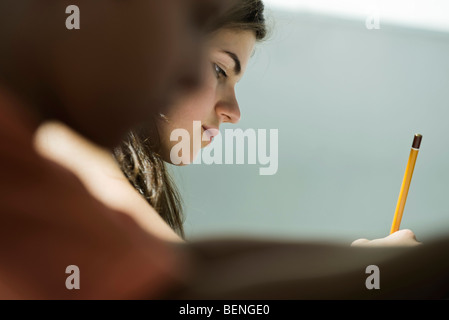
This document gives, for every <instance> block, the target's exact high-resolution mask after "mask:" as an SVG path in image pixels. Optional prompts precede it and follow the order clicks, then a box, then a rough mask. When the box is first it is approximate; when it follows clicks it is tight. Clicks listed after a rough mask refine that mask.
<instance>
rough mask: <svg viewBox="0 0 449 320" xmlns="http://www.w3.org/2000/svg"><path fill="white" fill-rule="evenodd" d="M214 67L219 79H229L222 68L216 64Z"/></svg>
mask: <svg viewBox="0 0 449 320" xmlns="http://www.w3.org/2000/svg"><path fill="white" fill-rule="evenodd" d="M213 67H214V71H215V74H216V76H217V78H218V79H220V77H224V78H227V77H228V75H227V74H226V72H225V71H224V70H223V69H222V68H220V67H219V66H218V65H217V64H216V63H213Z"/></svg>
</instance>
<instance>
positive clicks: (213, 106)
mask: <svg viewBox="0 0 449 320" xmlns="http://www.w3.org/2000/svg"><path fill="white" fill-rule="evenodd" d="M255 44H256V37H255V35H254V33H253V32H252V31H239V30H232V29H222V30H219V31H218V32H216V33H214V35H213V36H212V37H211V39H210V41H209V43H208V52H207V59H205V62H204V65H203V73H204V74H203V77H204V82H203V85H202V87H201V88H200V89H199V90H197V91H196V92H194V93H192V94H190V95H188V96H186V97H183V98H182V99H181V100H180V101H179V102H178V103H176V104H175V105H174V106H173V107H171V108H170V109H169V111H168V112H166V113H165V114H164V115H163V116H162V119H161V121H158V130H159V133H160V139H161V150H160V153H161V156H162V158H163V159H164V160H165V161H167V162H170V163H172V161H171V159H170V152H171V149H172V147H173V146H175V145H176V144H178V143H179V142H180V140H179V141H170V136H171V133H172V132H173V130H176V129H184V130H186V131H187V132H188V133H189V135H190V154H188V153H187V152H186V153H185V154H184V153H183V154H180V155H179V156H180V157H181V159H182V162H181V164H182V165H185V164H189V163H191V162H192V161H193V160H194V159H195V158H196V156H197V155H198V152H199V151H200V147H201V148H204V147H206V146H207V145H209V144H210V142H211V141H212V138H213V137H214V136H216V135H217V134H218V130H219V128H220V125H221V124H222V123H237V122H238V121H239V120H240V109H239V105H238V102H237V98H236V96H235V86H236V84H237V82H238V81H239V80H240V79H241V78H242V76H243V74H244V72H245V70H246V67H247V64H248V61H249V59H250V57H251V54H252V53H253V50H254V46H255ZM194 121H198V122H201V125H195V126H194ZM194 137H200V139H201V145H200V144H199V143H194V141H193V139H194ZM203 138H207V139H206V140H208V141H203Z"/></svg>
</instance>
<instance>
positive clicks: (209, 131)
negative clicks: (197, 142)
mask: <svg viewBox="0 0 449 320" xmlns="http://www.w3.org/2000/svg"><path fill="white" fill-rule="evenodd" d="M203 130H204V133H203V137H207V138H208V139H209V142H212V141H213V139H214V138H215V137H216V136H218V135H219V134H220V131H219V130H218V128H214V127H208V126H203ZM204 134H206V136H205V135H204Z"/></svg>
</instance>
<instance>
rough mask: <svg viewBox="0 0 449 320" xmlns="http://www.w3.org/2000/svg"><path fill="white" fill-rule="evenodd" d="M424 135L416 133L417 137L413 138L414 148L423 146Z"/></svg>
mask: <svg viewBox="0 0 449 320" xmlns="http://www.w3.org/2000/svg"><path fill="white" fill-rule="evenodd" d="M421 141H422V135H421V134H419V133H417V134H415V138H414V139H413V144H412V148H413V149H419V147H421Z"/></svg>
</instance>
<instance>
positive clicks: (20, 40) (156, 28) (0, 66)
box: [0, 0, 228, 146]
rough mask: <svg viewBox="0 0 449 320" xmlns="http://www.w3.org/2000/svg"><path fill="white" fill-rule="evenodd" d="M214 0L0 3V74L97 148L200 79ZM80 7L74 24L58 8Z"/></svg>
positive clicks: (216, 7) (43, 112)
mask: <svg viewBox="0 0 449 320" xmlns="http://www.w3.org/2000/svg"><path fill="white" fill-rule="evenodd" d="M226 3H228V1H222V0H154V1H145V0H127V1H114V0H96V1H91V0H70V1H66V0H58V1H54V0H21V1H16V0H2V3H1V4H0V29H1V30H2V31H0V35H1V36H2V37H1V38H2V42H1V44H0V70H1V71H0V81H2V82H4V83H5V84H6V85H7V86H9V87H11V88H12V89H13V90H15V91H16V92H17V93H19V94H21V95H22V96H23V97H24V98H25V99H27V100H28V102H30V104H32V105H34V106H35V109H36V111H37V112H38V114H39V116H40V117H41V118H42V120H45V119H49V118H56V119H58V120H62V121H64V122H66V123H67V124H68V125H69V126H71V127H72V128H74V129H75V130H77V131H79V132H80V133H82V134H84V135H85V136H87V137H89V138H91V139H92V140H94V141H95V142H97V143H100V144H103V145H105V146H114V145H116V144H117V143H118V142H119V141H120V138H122V137H123V136H124V134H125V133H126V132H127V131H128V130H129V129H130V128H131V127H132V126H134V125H135V124H137V123H139V122H140V121H141V120H142V119H145V118H148V117H150V116H152V115H153V114H154V113H155V112H160V110H157V108H158V107H163V106H166V105H168V104H169V103H170V102H171V101H172V98H173V96H174V94H176V92H177V91H179V90H185V89H186V88H193V87H196V86H197V85H198V83H199V78H200V74H199V69H200V68H199V61H200V56H201V55H200V51H201V49H202V48H203V46H202V45H203V40H204V39H203V35H204V31H205V30H206V27H207V24H208V22H209V21H210V19H215V18H217V17H218V14H219V12H220V10H222V9H223V7H224V5H225V4H226ZM69 5H77V6H78V7H79V8H80V17H81V19H80V20H81V21H80V22H81V24H80V25H81V28H80V30H68V29H67V28H66V26H65V19H66V18H67V17H68V14H66V13H65V9H66V7H67V6H69Z"/></svg>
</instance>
